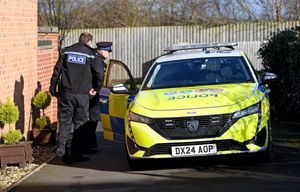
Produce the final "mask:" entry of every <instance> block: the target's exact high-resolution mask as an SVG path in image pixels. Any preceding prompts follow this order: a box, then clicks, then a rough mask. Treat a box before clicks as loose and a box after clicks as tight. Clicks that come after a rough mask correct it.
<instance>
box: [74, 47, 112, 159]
mask: <svg viewBox="0 0 300 192" xmlns="http://www.w3.org/2000/svg"><path fill="white" fill-rule="evenodd" d="M96 45H97V49H96V54H95V62H96V63H97V65H99V66H100V71H101V73H100V74H101V79H103V73H104V69H105V66H106V63H105V62H106V61H107V60H108V58H109V54H110V53H111V52H112V42H98V43H96ZM93 84H94V85H95V86H97V80H96V79H93ZM101 85H102V84H101ZM100 88H101V87H100ZM89 117H90V120H89V121H88V122H87V123H86V125H85V128H84V129H82V131H81V133H79V134H76V140H77V139H78V140H79V141H80V142H81V143H82V145H83V147H84V151H85V152H87V153H94V152H96V150H95V148H97V139H96V128H97V124H98V121H99V120H100V103H99V94H96V95H94V96H90V103H89ZM78 135H81V137H80V136H78Z"/></svg>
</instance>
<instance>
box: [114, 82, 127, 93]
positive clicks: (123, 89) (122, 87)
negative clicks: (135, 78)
mask: <svg viewBox="0 0 300 192" xmlns="http://www.w3.org/2000/svg"><path fill="white" fill-rule="evenodd" d="M110 91H111V92H113V93H115V94H128V93H129V89H128V86H127V85H126V84H123V83H121V84H117V85H114V86H112V87H111V88H110Z"/></svg>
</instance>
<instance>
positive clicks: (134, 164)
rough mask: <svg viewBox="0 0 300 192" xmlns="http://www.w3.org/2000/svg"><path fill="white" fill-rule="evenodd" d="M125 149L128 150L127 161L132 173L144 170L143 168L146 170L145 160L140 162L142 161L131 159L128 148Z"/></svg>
mask: <svg viewBox="0 0 300 192" xmlns="http://www.w3.org/2000/svg"><path fill="white" fill-rule="evenodd" d="M125 148H126V150H125V153H126V159H127V163H128V166H129V168H130V169H131V170H132V171H139V170H143V168H144V166H143V160H140V159H131V158H130V156H129V154H128V151H127V147H126V146H125Z"/></svg>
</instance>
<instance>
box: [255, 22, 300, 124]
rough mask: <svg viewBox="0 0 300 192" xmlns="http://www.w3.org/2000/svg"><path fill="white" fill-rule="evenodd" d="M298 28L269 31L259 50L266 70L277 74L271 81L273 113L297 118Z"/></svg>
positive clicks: (299, 75) (299, 86) (299, 94)
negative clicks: (272, 81) (269, 34)
mask: <svg viewBox="0 0 300 192" xmlns="http://www.w3.org/2000/svg"><path fill="white" fill-rule="evenodd" d="M299 53H300V27H295V28H291V29H286V30H283V31H279V30H278V31H277V32H275V33H272V34H271V36H270V38H269V39H268V40H267V43H265V44H264V45H263V46H262V47H261V48H260V49H259V51H258V54H259V57H260V58H262V64H263V66H264V68H265V70H268V71H271V72H274V73H276V74H277V75H278V80H277V81H276V82H275V83H273V84H270V88H271V93H270V100H271V104H272V105H273V108H272V109H273V114H275V115H276V116H277V117H278V118H280V119H282V120H293V121H300V119H299V116H300V54H299Z"/></svg>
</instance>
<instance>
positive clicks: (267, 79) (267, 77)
mask: <svg viewBox="0 0 300 192" xmlns="http://www.w3.org/2000/svg"><path fill="white" fill-rule="evenodd" d="M276 79H277V75H276V74H274V73H270V72H264V73H263V74H262V75H261V84H267V83H271V82H273V81H275V80H276Z"/></svg>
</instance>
